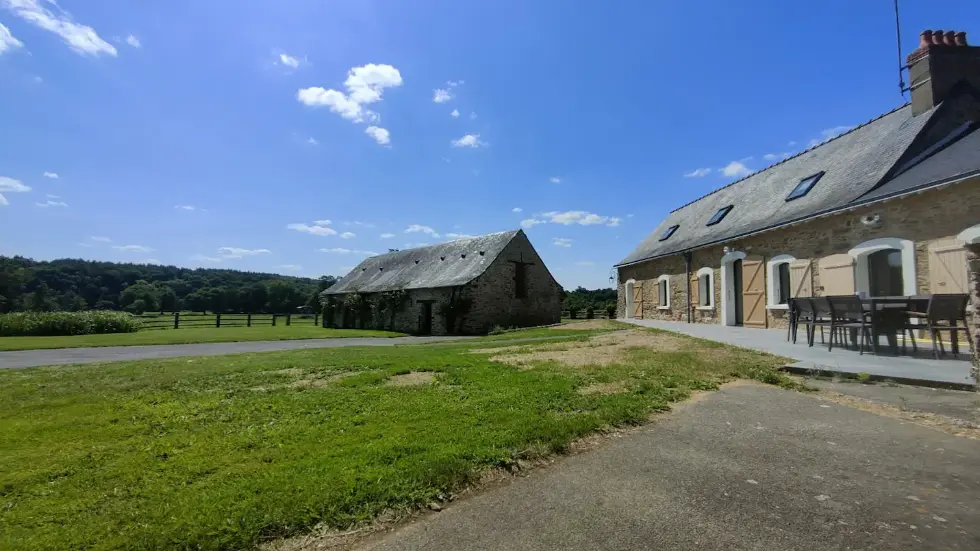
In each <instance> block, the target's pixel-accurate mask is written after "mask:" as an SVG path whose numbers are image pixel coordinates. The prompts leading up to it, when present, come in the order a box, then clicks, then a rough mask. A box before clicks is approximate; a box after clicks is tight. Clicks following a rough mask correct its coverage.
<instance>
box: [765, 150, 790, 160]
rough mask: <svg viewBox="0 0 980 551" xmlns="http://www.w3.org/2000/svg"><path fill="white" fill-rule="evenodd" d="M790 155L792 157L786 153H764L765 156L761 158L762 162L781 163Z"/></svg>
mask: <svg viewBox="0 0 980 551" xmlns="http://www.w3.org/2000/svg"><path fill="white" fill-rule="evenodd" d="M790 155H792V153H790V152H788V151H784V152H782V153H766V154H765V155H763V156H762V160H764V161H770V162H772V161H781V160H783V159H787V158H789V156H790Z"/></svg>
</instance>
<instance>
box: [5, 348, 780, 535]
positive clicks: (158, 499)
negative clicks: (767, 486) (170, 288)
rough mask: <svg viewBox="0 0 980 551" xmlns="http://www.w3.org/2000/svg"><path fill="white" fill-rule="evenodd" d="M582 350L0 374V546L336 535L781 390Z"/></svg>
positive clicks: (668, 360)
mask: <svg viewBox="0 0 980 551" xmlns="http://www.w3.org/2000/svg"><path fill="white" fill-rule="evenodd" d="M174 333H177V332H174ZM564 333H566V331H558V332H556V333H555V334H564ZM580 334H581V336H580V337H578V338H575V337H573V338H566V339H564V340H561V341H558V342H554V341H553V342H551V343H550V344H549V343H532V344H527V343H524V344H517V345H514V344H513V343H508V342H507V340H486V339H485V340H482V341H479V342H477V343H468V344H452V345H440V346H403V347H395V348H384V349H380V348H343V349H330V350H328V349H315V350H302V351H290V352H281V353H280V352H276V353H263V354H247V355H237V356H223V357H207V358H193V359H188V358H180V359H172V360H154V361H140V362H126V363H109V364H102V365H99V366H92V365H89V366H85V367H70V366H69V367H57V368H54V367H52V368H33V369H24V370H0V457H2V458H3V461H0V548H2V549H25V550H26V549H77V548H92V549H120V548H139V549H160V548H195V549H231V548H235V549H238V548H246V547H250V546H253V545H255V544H256V543H258V542H262V541H268V540H271V539H276V538H280V537H283V536H287V535H290V534H295V533H301V532H303V531H305V530H307V529H309V528H310V527H312V526H314V525H317V524H322V525H325V526H330V527H337V528H343V527H347V526H350V525H352V524H354V523H357V522H358V521H365V520H369V519H372V518H373V517H375V516H376V515H378V514H379V513H381V512H382V511H385V510H389V511H391V510H393V511H396V512H397V511H405V510H409V509H411V508H414V507H418V506H420V505H424V504H426V503H428V502H431V501H433V500H435V499H437V498H438V496H440V495H443V494H446V493H449V492H452V491H453V490H454V489H457V488H459V487H461V486H463V485H466V484H468V483H470V482H472V481H473V480H474V479H475V477H478V476H480V474H481V473H482V472H483V471H485V470H486V469H489V468H493V467H499V466H505V465H508V464H510V463H512V462H514V461H516V460H519V459H526V458H533V457H535V456H540V455H544V454H549V453H554V452H561V451H563V450H565V449H566V447H567V446H568V444H569V443H570V442H571V441H572V440H574V439H576V438H579V437H581V436H583V435H586V434H588V433H590V432H593V431H596V430H600V429H603V428H605V427H611V426H616V425H624V424H631V423H640V422H643V421H645V420H646V419H648V416H649V414H650V413H651V412H654V411H659V410H663V409H666V408H667V407H668V405H669V404H670V403H671V402H673V401H676V400H681V399H684V398H685V397H687V396H689V394H690V392H691V391H692V390H698V389H711V388H715V387H716V386H717V385H718V384H719V383H721V382H723V381H726V380H728V379H730V378H732V377H751V378H755V379H760V380H763V381H766V382H770V383H786V382H787V379H785V378H784V377H783V376H782V375H780V374H779V373H778V372H777V371H776V368H777V366H779V365H780V364H781V362H780V359H778V358H775V357H773V356H768V355H763V354H757V353H753V352H748V351H743V350H737V349H732V348H727V347H724V346H721V345H718V344H714V343H706V342H704V341H697V340H694V339H690V338H687V337H680V336H673V335H670V334H665V333H658V332H654V331H652V330H634V331H631V332H617V333H609V334H605V335H598V336H596V335H591V336H590V335H589V334H588V333H580ZM522 336H524V334H523V332H517V333H514V334H512V337H513V338H520V337H522Z"/></svg>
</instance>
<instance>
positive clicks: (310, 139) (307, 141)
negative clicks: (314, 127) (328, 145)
mask: <svg viewBox="0 0 980 551" xmlns="http://www.w3.org/2000/svg"><path fill="white" fill-rule="evenodd" d="M306 143H308V144H310V145H320V142H318V141H317V140H316V138H314V137H313V136H310V137H309V138H307V139H306Z"/></svg>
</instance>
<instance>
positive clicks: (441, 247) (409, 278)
mask: <svg viewBox="0 0 980 551" xmlns="http://www.w3.org/2000/svg"><path fill="white" fill-rule="evenodd" d="M520 233H522V230H516V231H507V232H500V233H491V234H488V235H482V236H479V237H472V238H467V239H457V240H456V241H450V242H448V243H440V244H438V245H429V246H428V247H418V248H415V249H405V250H401V251H397V252H392V253H387V254H382V255H378V256H372V257H370V258H367V259H365V260H364V261H363V262H361V263H360V264H358V265H357V266H356V267H355V268H354V269H353V270H351V272H350V273H349V274H347V275H346V276H344V277H343V278H341V279H340V280H339V281H338V282H337V283H335V284H334V285H333V286H332V287H330V288H329V289H327V290H326V291H324V292H323V294H328V295H330V294H340V293H351V292H362V293H377V292H381V291H393V290H397V289H432V288H437V287H454V286H457V285H465V284H467V283H469V282H471V281H473V280H474V279H476V278H477V277H479V276H480V275H481V274H482V273H483V272H484V271H486V269H487V267H489V266H490V264H491V263H493V261H494V260H495V259H496V258H497V257H498V256H500V253H501V252H503V250H504V248H505V247H506V246H507V244H508V243H510V242H511V240H513V239H514V238H515V237H516V236H517V235H518V234H520Z"/></svg>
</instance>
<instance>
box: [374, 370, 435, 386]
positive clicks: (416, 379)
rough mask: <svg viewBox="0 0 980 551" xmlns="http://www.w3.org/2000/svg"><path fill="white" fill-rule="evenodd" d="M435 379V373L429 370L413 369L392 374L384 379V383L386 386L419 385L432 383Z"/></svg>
mask: <svg viewBox="0 0 980 551" xmlns="http://www.w3.org/2000/svg"><path fill="white" fill-rule="evenodd" d="M435 380H436V374H435V373H433V372H431V371H413V372H411V373H405V374H402V375H394V376H392V377H390V378H389V379H388V380H387V381H385V384H386V385H388V386H419V385H428V384H432V382H433V381H435Z"/></svg>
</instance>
